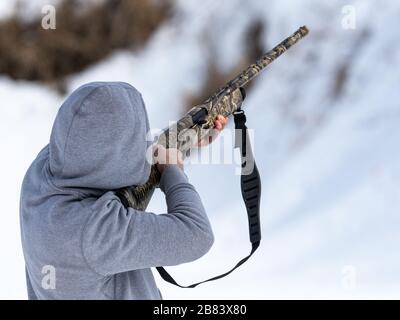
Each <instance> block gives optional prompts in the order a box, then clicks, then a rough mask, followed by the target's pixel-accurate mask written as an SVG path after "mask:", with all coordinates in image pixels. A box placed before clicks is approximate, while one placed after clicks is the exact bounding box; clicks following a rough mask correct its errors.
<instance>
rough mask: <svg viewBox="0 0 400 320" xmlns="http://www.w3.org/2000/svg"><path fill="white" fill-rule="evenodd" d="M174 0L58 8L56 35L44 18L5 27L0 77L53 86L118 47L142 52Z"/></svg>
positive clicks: (0, 27)
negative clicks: (46, 83) (170, 1)
mask: <svg viewBox="0 0 400 320" xmlns="http://www.w3.org/2000/svg"><path fill="white" fill-rule="evenodd" d="M169 8H170V3H169V1H162V2H160V1H158V2H155V1H152V0H107V1H104V3H103V4H99V5H97V6H94V7H91V8H90V9H89V10H84V11H82V10H79V2H78V1H71V0H68V1H64V2H62V3H61V5H60V7H58V8H57V28H56V30H44V29H43V28H42V27H41V18H42V17H38V19H37V20H35V21H32V22H29V23H23V22H21V21H20V20H19V19H18V18H16V17H13V18H10V19H8V20H5V21H2V22H1V23H0V73H3V74H7V75H9V76H10V77H12V78H14V79H26V80H39V81H45V82H53V81H55V80H58V79H62V78H63V77H64V76H66V75H68V74H71V73H75V72H79V71H81V70H82V69H83V68H85V67H86V66H88V65H90V64H91V63H93V62H96V61H98V60H100V59H102V58H104V57H105V56H106V55H108V54H109V53H110V52H112V51H113V50H114V49H117V48H133V49H136V48H139V47H141V46H143V45H144V43H145V42H146V41H147V40H148V38H149V37H150V35H151V34H152V33H153V31H154V30H155V29H157V27H158V26H159V25H160V24H161V23H162V22H163V21H164V20H165V19H166V18H167V17H168V16H169V12H170V10H169Z"/></svg>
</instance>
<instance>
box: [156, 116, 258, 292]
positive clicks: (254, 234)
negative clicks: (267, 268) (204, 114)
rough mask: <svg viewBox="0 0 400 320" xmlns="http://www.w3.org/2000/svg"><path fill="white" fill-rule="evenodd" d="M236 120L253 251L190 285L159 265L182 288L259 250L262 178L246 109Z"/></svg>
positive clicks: (164, 277)
mask: <svg viewBox="0 0 400 320" xmlns="http://www.w3.org/2000/svg"><path fill="white" fill-rule="evenodd" d="M233 116H234V120H235V140H236V141H235V148H240V154H241V161H242V168H241V177H240V187H241V190H242V197H243V200H244V203H245V206H246V211H247V218H248V223H249V237H250V242H251V251H250V254H249V255H248V256H246V257H245V258H243V259H242V260H240V261H239V262H238V263H237V264H236V265H235V266H234V267H233V268H232V269H231V270H229V271H228V272H225V273H223V274H220V275H218V276H215V277H213V278H210V279H207V280H204V281H201V282H198V283H194V284H191V285H189V286H182V285H180V284H178V283H177V282H176V281H175V280H174V278H172V276H171V275H170V274H169V273H168V272H167V271H166V270H165V269H164V268H163V267H157V268H156V269H157V271H158V273H159V274H160V276H161V278H163V279H164V280H165V281H167V282H169V283H171V284H174V285H176V286H178V287H181V288H194V287H197V286H198V285H199V284H202V283H205V282H209V281H213V280H217V279H220V278H223V277H225V276H227V275H228V274H230V273H231V272H233V271H234V270H235V269H236V268H238V267H240V266H241V265H242V264H243V263H245V262H246V261H247V260H248V259H249V258H250V257H251V256H252V255H253V253H254V252H255V251H256V250H257V248H258V246H259V245H260V241H261V228H260V198H261V180H260V175H259V173H258V169H257V166H256V163H255V161H254V156H253V151H252V150H251V144H250V140H249V134H248V132H247V127H246V115H245V114H244V111H243V110H241V109H239V110H238V111H236V112H235V113H234V114H233ZM239 133H240V135H239Z"/></svg>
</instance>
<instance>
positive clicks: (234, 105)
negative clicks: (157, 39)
mask: <svg viewBox="0 0 400 320" xmlns="http://www.w3.org/2000/svg"><path fill="white" fill-rule="evenodd" d="M307 34H308V29H307V28H306V27H305V26H303V27H300V28H299V29H298V30H297V31H296V32H295V33H293V34H292V35H291V36H290V37H288V38H286V39H285V40H283V41H282V42H281V43H280V44H278V45H277V46H276V47H274V48H273V49H272V50H270V51H268V52H267V53H266V54H264V55H263V56H262V57H261V58H260V59H259V60H258V61H257V62H256V63H254V64H252V65H250V66H249V67H248V68H247V69H246V70H244V71H243V72H242V73H240V74H239V75H238V76H237V77H235V78H234V79H233V80H231V81H229V82H228V83H227V84H226V85H225V86H224V87H223V88H221V89H219V90H218V91H217V92H216V93H215V94H213V95H212V96H211V97H209V98H208V99H207V100H206V101H205V102H204V103H203V104H201V105H198V106H195V107H193V108H191V109H190V110H189V111H188V113H187V114H186V115H185V116H184V117H183V118H181V119H180V120H179V121H178V122H177V123H176V124H174V125H172V126H170V127H169V128H167V129H165V130H164V131H163V132H162V133H161V135H160V136H159V137H158V140H157V141H155V142H156V143H157V144H162V145H164V146H165V147H167V148H168V147H171V148H172V147H173V148H178V149H179V150H181V151H182V153H183V155H186V154H187V152H188V151H189V150H190V148H191V147H192V146H193V139H190V137H192V135H193V132H194V133H195V134H197V137H200V138H203V137H205V136H207V135H208V134H209V131H210V130H211V129H212V128H213V125H214V120H215V118H216V116H217V115H219V114H221V115H223V116H225V117H227V116H230V115H232V114H233V113H234V112H235V111H237V110H239V109H240V107H241V105H242V101H243V99H244V91H243V90H241V88H243V86H245V85H246V84H247V83H248V82H250V81H251V80H253V79H254V78H255V77H256V76H257V75H258V74H259V73H260V72H261V71H262V70H263V69H264V68H265V67H267V66H268V65H269V64H270V63H272V62H273V61H274V60H275V59H277V58H278V57H279V56H280V55H281V54H283V53H284V52H286V51H287V50H288V49H289V48H290V47H292V46H293V45H294V44H296V43H297V42H298V41H299V40H300V39H302V38H303V37H305V36H306V35H307ZM189 131H190V134H189ZM159 181H160V173H159V172H158V170H157V167H156V166H155V165H152V167H151V173H150V176H149V179H148V181H147V182H146V183H145V184H143V185H141V186H133V187H129V188H123V189H120V190H118V191H117V195H118V196H119V197H120V199H121V201H122V202H123V203H124V205H125V206H127V207H132V208H135V209H138V210H145V209H146V207H147V205H148V203H149V201H150V199H151V196H152V195H153V192H154V189H155V188H156V187H157V186H158V184H159Z"/></svg>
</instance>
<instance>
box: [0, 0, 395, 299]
mask: <svg viewBox="0 0 400 320" xmlns="http://www.w3.org/2000/svg"><path fill="white" fill-rule="evenodd" d="M10 1H11V0H10ZM6 2H7V1H5V2H2V5H3V6H4V8H6V5H4V4H3V3H6ZM242 3H243V2H241V1H239V0H220V1H211V0H207V1H202V2H201V5H200V4H199V3H198V1H194V0H190V1H187V0H185V1H183V0H178V1H176V10H177V14H176V17H175V18H174V19H172V20H171V21H170V22H169V23H167V24H166V25H165V26H163V27H162V28H161V29H160V30H159V31H158V32H157V33H156V34H155V35H154V36H153V38H152V39H151V41H150V42H149V43H148V44H147V45H146V47H145V48H144V49H143V50H141V51H140V52H136V53H134V54H133V53H131V52H127V51H120V52H116V53H115V54H113V55H112V56H110V57H109V58H107V59H105V60H104V61H102V62H100V63H98V64H97V65H95V66H92V67H90V68H89V69H87V70H85V71H84V72H82V73H80V74H77V75H74V76H71V77H70V78H69V79H68V81H67V83H68V90H69V91H72V90H73V89H75V88H76V87H78V86H79V85H81V84H83V83H85V82H88V81H93V80H118V81H127V82H130V83H132V84H133V85H135V86H136V87H137V88H138V89H139V90H140V91H142V93H143V96H144V99H145V101H146V103H147V107H148V110H149V117H150V121H151V124H152V127H153V128H162V127H165V126H166V125H168V121H169V120H173V119H176V118H177V117H178V116H179V114H180V112H181V110H182V108H183V103H184V101H185V96H187V95H189V94H190V93H193V92H196V90H199V88H200V87H201V85H202V83H203V81H204V79H205V77H206V66H207V61H206V60H207V59H205V58H204V57H207V56H208V54H209V53H208V52H207V49H208V47H207V46H206V45H205V41H204V38H205V37H206V38H207V39H211V40H210V41H211V42H214V44H215V45H214V46H213V47H214V48H215V50H216V57H217V59H218V64H219V65H220V66H221V68H222V70H228V69H229V68H231V67H232V66H234V65H235V64H236V63H237V62H238V61H239V60H240V57H241V54H242V53H243V52H244V51H243V50H244V49H243V47H242V46H241V45H242V44H243V43H244V42H245V41H244V40H245V39H244V36H245V32H244V31H245V30H246V28H247V27H248V26H249V25H251V23H252V22H253V21H255V20H256V19H260V20H261V21H263V22H264V24H265V33H264V39H265V43H264V44H265V47H266V48H270V47H272V46H273V45H275V44H276V43H277V42H279V41H280V40H281V39H283V38H284V37H286V36H288V35H289V34H291V33H292V32H293V31H294V30H296V29H297V28H298V27H299V26H301V25H303V24H306V25H307V26H308V27H309V29H310V31H311V33H310V35H309V36H308V37H307V38H306V39H305V40H303V41H302V42H301V43H299V44H298V45H297V46H296V47H295V48H293V49H292V50H291V51H290V52H288V53H287V54H286V55H285V56H283V57H281V58H280V59H279V60H277V61H276V62H275V63H274V64H273V65H271V66H270V67H269V69H268V70H267V71H266V72H265V73H264V74H262V75H261V76H260V78H259V80H258V81H257V83H256V85H255V86H254V87H253V88H252V90H251V91H250V92H249V95H248V98H247V99H246V102H245V105H246V108H247V110H248V112H247V114H248V124H249V127H251V128H253V129H254V132H255V141H254V142H255V154H256V158H257V162H258V166H259V169H260V172H261V175H262V182H263V199H262V218H263V220H262V225H263V233H264V234H263V242H262V245H261V248H260V249H259V251H258V252H257V253H256V254H255V256H254V257H253V258H252V259H251V260H250V261H249V262H248V263H247V264H245V265H244V266H243V267H241V268H240V269H239V270H237V271H236V272H235V273H233V274H232V275H230V276H229V277H228V278H225V279H222V280H219V281H217V282H214V283H209V284H205V285H203V286H201V287H199V288H196V289H190V290H183V289H179V288H175V287H172V286H170V285H168V284H165V283H163V282H162V280H160V279H158V280H159V281H158V283H159V285H160V288H161V291H162V292H163V295H164V297H165V298H167V299H168V298H177V299H192V298H200V299H201V298H211V299H214V298H215V299H217V298H244V299H247V298H345V299H346V298H400V271H399V269H400V258H399V254H398V247H399V243H400V233H399V231H398V229H399V227H400V217H399V214H400V212H399V211H400V200H399V199H400V184H399V182H400V148H399V142H400V126H399V125H400V106H399V97H400V93H399V92H400V91H399V83H400V72H399V71H398V70H397V66H398V65H399V63H400V61H399V60H400V46H399V45H398V44H397V43H398V41H397V39H398V38H399V37H400V28H399V27H400V23H399V19H398V17H399V16H400V15H399V14H400V4H399V3H398V2H397V1H395V0H393V1H385V2H379V1H373V0H368V1H329V2H328V1H325V2H323V3H322V2H321V1H317V0H302V1H297V2H294V1H292V0H280V1H277V0H274V1H272V0H271V1H269V2H268V5H266V2H265V1H262V0H251V1H248V2H246V5H245V6H244V5H243V4H242ZM345 5H351V6H353V7H352V8H354V9H355V13H356V16H355V17H356V28H355V29H345V28H343V26H342V19H343V17H344V13H343V12H342V9H343V6H345ZM4 10H6V9H4ZM2 12H3V7H0V15H2ZM4 12H5V11H4ZM345 12H348V11H345ZM339 69H341V70H342V73H341V74H343V73H344V74H345V76H344V77H343V79H344V80H343V81H342V82H341V83H342V84H341V85H339V89H337V90H338V92H339V93H335V92H337V91H335V90H334V88H335V87H336V88H337V80H336V79H338V70H339ZM0 97H1V106H0V134H1V135H0V136H1V140H0V150H2V157H1V160H0V176H1V178H2V184H1V186H0V194H1V200H2V201H1V202H2V205H3V210H1V213H0V253H1V264H0V298H7V299H14V298H25V297H26V294H25V279H24V267H23V257H22V251H21V248H20V241H19V221H18V200H19V187H20V184H21V180H22V177H23V175H24V173H25V170H26V169H27V167H28V166H29V164H30V162H31V161H32V160H33V158H34V156H35V155H36V153H37V152H38V151H39V150H40V149H41V147H42V146H43V145H45V144H46V143H47V141H48V137H49V133H50V129H51V125H52V121H53V119H54V117H55V114H56V112H57V108H58V106H59V105H60V103H61V102H62V100H63V98H64V97H61V96H59V95H58V94H57V93H56V92H54V91H52V90H51V89H50V88H46V87H44V86H41V85H38V84H32V83H28V82H21V81H18V82H16V81H12V80H10V79H8V78H7V77H5V76H0ZM231 125H232V124H231ZM186 170H187V173H188V175H189V177H190V179H191V181H192V182H193V184H194V185H195V186H196V187H197V189H198V191H199V193H200V194H201V196H202V198H203V201H204V204H205V206H206V209H207V210H208V212H209V215H210V219H211V220H212V223H213V226H214V232H215V236H216V243H215V245H214V247H213V249H212V250H211V251H210V253H209V254H208V255H207V256H205V257H204V258H202V259H200V260H199V261H196V262H194V263H192V264H186V265H182V266H179V267H174V268H169V269H170V271H171V273H172V274H174V275H176V277H177V278H178V279H179V280H181V281H182V282H183V283H191V282H194V281H197V280H202V279H204V278H206V277H207V276H212V275H214V274H216V273H219V272H223V271H225V270H226V269H227V268H229V267H231V266H232V265H233V264H234V263H236V260H238V259H239V258H241V257H242V256H244V255H245V254H247V250H249V245H248V244H247V234H246V223H247V222H246V217H245V214H244V207H243V205H242V203H241V200H240V191H239V182H238V176H236V175H235V174H234V170H235V166H234V165H188V166H187V169H186ZM209 177H213V178H212V179H213V180H212V181H211V182H212V186H211V187H210V178H209ZM219 190H223V192H222V193H221V192H216V191H219ZM221 195H222V196H221ZM149 209H150V210H152V211H155V212H160V211H163V210H165V205H164V202H163V197H162V195H161V194H160V193H159V192H158V193H157V194H156V196H155V197H154V199H153V200H152V203H151V204H150V208H149Z"/></svg>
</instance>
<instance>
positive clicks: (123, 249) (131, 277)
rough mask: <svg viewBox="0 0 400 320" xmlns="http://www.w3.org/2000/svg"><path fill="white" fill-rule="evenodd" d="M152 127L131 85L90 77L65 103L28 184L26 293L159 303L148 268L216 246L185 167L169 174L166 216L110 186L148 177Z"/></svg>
mask: <svg viewBox="0 0 400 320" xmlns="http://www.w3.org/2000/svg"><path fill="white" fill-rule="evenodd" d="M148 131H149V121H148V118H147V113H146V110H145V106H144V103H143V100H142V98H141V95H140V93H139V92H138V91H137V90H136V89H134V88H133V87H132V86H130V85H128V84H125V83H119V82H111V83H102V82H98V83H89V84H87V85H85V86H82V87H80V88H79V89H77V90H76V91H75V92H74V93H73V94H71V95H70V96H69V97H68V99H67V100H66V101H65V103H64V104H63V105H62V107H61V108H60V110H59V112H58V115H57V118H56V120H55V123H54V126H53V130H52V134H51V138H50V143H49V144H48V145H47V146H46V147H45V148H44V149H43V150H42V151H41V152H40V153H39V155H38V156H37V158H36V160H35V161H34V162H33V163H32V165H31V166H30V168H29V170H28V172H27V173H26V176H25V178H24V182H23V185H22V190H21V203H20V220H21V237H22V245H23V250H24V257H25V262H26V274H27V286H28V297H29V299H160V298H161V296H160V293H159V291H158V289H157V286H156V283H155V280H154V278H153V275H152V272H151V269H150V268H151V267H155V266H165V265H166V266H168V265H177V264H181V263H184V262H189V261H193V260H195V259H197V258H199V257H201V256H202V255H204V254H205V253H206V252H207V251H208V250H209V249H210V247H211V245H212V243H213V234H212V231H211V226H210V224H209V221H208V218H207V216H206V213H205V210H204V208H203V205H202V203H201V200H200V198H199V196H198V194H197V192H196V191H195V189H194V187H193V186H192V185H191V184H190V183H189V182H188V180H187V177H186V175H185V173H184V172H183V170H182V169H181V168H180V167H179V166H177V165H167V166H165V167H164V168H163V170H162V176H161V181H160V188H161V190H162V191H163V192H164V193H165V195H166V200H167V211H168V213H166V214H160V215H156V214H153V213H149V212H142V211H138V210H134V209H132V208H125V207H124V206H123V205H122V203H121V201H120V200H119V198H118V197H117V196H116V195H115V194H114V192H112V191H110V190H116V189H118V188H121V187H126V186H131V185H140V184H143V183H144V182H145V181H146V180H147V178H148V176H149V173H150V163H148V161H147V160H146V151H147V148H148V147H149V145H150V142H148V141H147V139H146V134H147V133H148Z"/></svg>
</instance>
